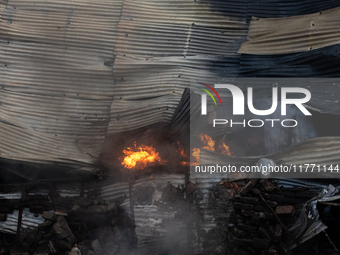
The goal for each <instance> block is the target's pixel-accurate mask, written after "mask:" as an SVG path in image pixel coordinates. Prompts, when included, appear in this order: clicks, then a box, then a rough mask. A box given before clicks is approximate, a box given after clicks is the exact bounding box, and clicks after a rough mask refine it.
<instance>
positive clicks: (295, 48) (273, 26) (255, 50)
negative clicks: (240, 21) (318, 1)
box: [238, 8, 340, 54]
mask: <svg viewBox="0 0 340 255" xmlns="http://www.w3.org/2000/svg"><path fill="white" fill-rule="evenodd" d="M339 14H340V8H334V9H330V10H326V11H322V12H317V13H313V14H308V15H301V16H293V17H287V18H266V19H263V18H262V19H260V18H257V17H253V18H252V20H251V23H250V27H249V32H248V38H249V39H248V40H247V41H246V42H244V43H243V44H242V46H241V48H240V49H239V51H238V52H239V53H245V54H282V53H292V52H299V51H310V50H314V49H318V48H322V47H325V46H328V45H332V44H336V43H338V41H339V39H340V37H339V35H338V32H337V29H338V26H339V24H340V18H339V17H340V16H339Z"/></svg>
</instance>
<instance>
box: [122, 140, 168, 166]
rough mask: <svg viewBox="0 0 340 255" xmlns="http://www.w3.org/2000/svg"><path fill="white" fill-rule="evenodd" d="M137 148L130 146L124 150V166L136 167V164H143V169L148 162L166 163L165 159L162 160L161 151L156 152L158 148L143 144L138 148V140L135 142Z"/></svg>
mask: <svg viewBox="0 0 340 255" xmlns="http://www.w3.org/2000/svg"><path fill="white" fill-rule="evenodd" d="M134 146H135V148H134V149H131V148H130V147H127V148H126V149H125V150H123V153H124V154H125V157H124V160H123V162H122V165H123V166H124V168H128V169H131V168H134V167H136V165H137V164H138V165H141V168H142V169H143V168H144V167H146V165H147V164H148V163H152V162H158V163H160V164H164V163H166V161H165V160H162V159H161V157H160V156H159V153H158V152H156V150H155V149H154V148H153V147H151V146H146V145H144V144H142V145H141V146H139V147H138V148H137V146H136V142H135V143H134Z"/></svg>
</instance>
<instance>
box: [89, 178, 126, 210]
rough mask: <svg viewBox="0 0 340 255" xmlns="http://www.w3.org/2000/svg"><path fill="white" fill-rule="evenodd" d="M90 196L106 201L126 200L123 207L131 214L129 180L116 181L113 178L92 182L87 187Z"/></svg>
mask: <svg viewBox="0 0 340 255" xmlns="http://www.w3.org/2000/svg"><path fill="white" fill-rule="evenodd" d="M86 193H87V195H88V197H89V198H92V199H98V200H101V201H105V202H112V201H114V200H117V199H118V200H119V199H122V200H124V201H123V203H122V204H121V207H122V208H123V209H124V210H125V211H126V212H127V213H128V214H130V215H131V213H132V212H131V207H130V190H129V183H128V182H114V181H112V180H108V181H102V182H98V183H95V184H90V185H88V187H87V188H86Z"/></svg>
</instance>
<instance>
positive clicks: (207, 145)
mask: <svg viewBox="0 0 340 255" xmlns="http://www.w3.org/2000/svg"><path fill="white" fill-rule="evenodd" d="M199 138H200V139H201V141H202V143H203V146H202V147H201V148H202V149H206V150H210V151H215V141H214V140H213V139H212V138H211V137H210V136H208V135H206V134H203V133H201V134H200V135H199ZM218 150H219V151H220V152H221V153H223V154H227V155H229V156H231V155H232V152H231V151H230V149H229V147H228V146H227V145H226V144H225V143H224V142H222V140H220V142H219V145H218ZM192 151H193V152H192V154H191V155H192V156H194V158H195V159H196V162H194V163H193V164H192V165H194V166H195V165H198V164H199V162H200V154H201V150H200V149H199V148H194V149H193V150H192Z"/></svg>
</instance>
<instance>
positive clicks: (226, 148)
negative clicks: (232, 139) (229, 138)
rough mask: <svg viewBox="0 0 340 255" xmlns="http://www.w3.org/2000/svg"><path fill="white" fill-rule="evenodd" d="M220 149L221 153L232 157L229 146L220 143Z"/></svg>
mask: <svg viewBox="0 0 340 255" xmlns="http://www.w3.org/2000/svg"><path fill="white" fill-rule="evenodd" d="M218 149H219V151H221V153H223V154H227V155H229V156H231V152H230V150H229V146H227V145H226V144H225V143H224V142H222V141H220V143H219V144H218Z"/></svg>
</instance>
